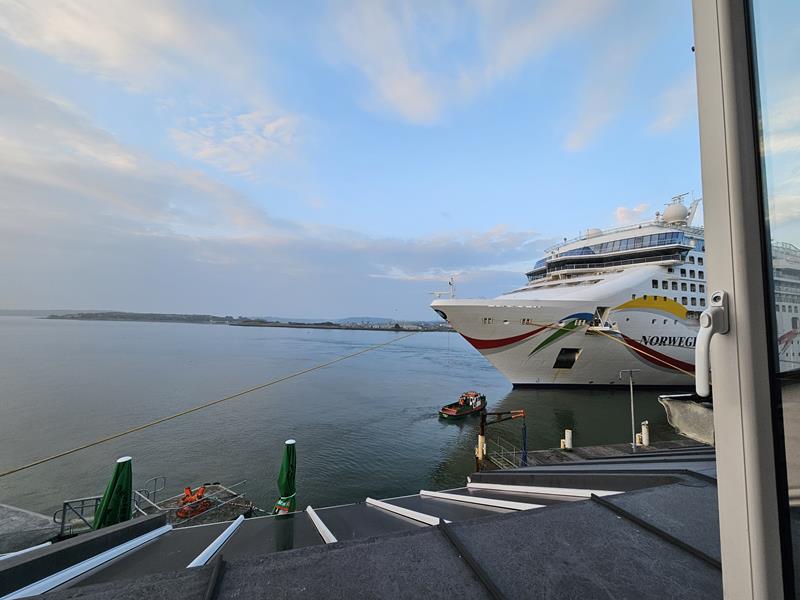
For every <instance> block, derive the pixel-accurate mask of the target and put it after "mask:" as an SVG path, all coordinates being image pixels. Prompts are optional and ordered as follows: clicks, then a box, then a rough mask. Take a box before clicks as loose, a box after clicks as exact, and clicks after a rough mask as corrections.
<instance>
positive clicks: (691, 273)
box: [689, 269, 694, 279]
mask: <svg viewBox="0 0 800 600" xmlns="http://www.w3.org/2000/svg"><path fill="white" fill-rule="evenodd" d="M689 277H691V278H692V279H694V269H692V270H691V271H689Z"/></svg>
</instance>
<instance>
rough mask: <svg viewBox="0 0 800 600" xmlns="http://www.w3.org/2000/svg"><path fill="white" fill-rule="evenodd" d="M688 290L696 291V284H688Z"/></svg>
mask: <svg viewBox="0 0 800 600" xmlns="http://www.w3.org/2000/svg"><path fill="white" fill-rule="evenodd" d="M689 291H690V292H696V291H697V286H696V285H695V284H692V285H690V286H689Z"/></svg>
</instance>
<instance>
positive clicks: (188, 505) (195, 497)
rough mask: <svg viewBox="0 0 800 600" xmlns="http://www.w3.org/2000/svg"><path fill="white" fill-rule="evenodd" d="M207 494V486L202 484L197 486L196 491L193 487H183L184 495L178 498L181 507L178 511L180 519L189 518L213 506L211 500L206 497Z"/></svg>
mask: <svg viewBox="0 0 800 600" xmlns="http://www.w3.org/2000/svg"><path fill="white" fill-rule="evenodd" d="M205 494H206V486H204V485H201V486H200V487H199V488H197V491H196V492H192V488H190V487H185V488H183V497H182V498H181V499H180V500H178V504H180V508H179V509H178V511H177V513H176V514H177V516H178V518H180V519H188V518H189V517H194V516H195V515H199V514H200V513H203V512H205V511H207V510H208V509H209V508H211V501H210V500H208V499H206V498H204V496H205Z"/></svg>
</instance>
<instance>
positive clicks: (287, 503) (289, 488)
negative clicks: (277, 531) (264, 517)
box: [272, 440, 297, 515]
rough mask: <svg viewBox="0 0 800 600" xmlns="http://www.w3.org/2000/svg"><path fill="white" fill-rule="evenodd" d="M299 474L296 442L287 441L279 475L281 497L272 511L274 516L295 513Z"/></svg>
mask: <svg viewBox="0 0 800 600" xmlns="http://www.w3.org/2000/svg"><path fill="white" fill-rule="evenodd" d="M296 472H297V453H296V452H295V441H294V440H286V444H285V445H284V447H283V460H282V461H281V470H280V472H279V473H278V493H279V494H280V495H281V497H280V498H278V501H277V502H276V503H275V506H274V507H273V509H272V514H273V515H280V514H286V513H290V512H294V509H295V504H296V503H295V498H294V495H295V491H296V490H295V487H294V476H295V473H296Z"/></svg>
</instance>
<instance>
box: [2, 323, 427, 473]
mask: <svg viewBox="0 0 800 600" xmlns="http://www.w3.org/2000/svg"><path fill="white" fill-rule="evenodd" d="M412 335H416V332H412V333H409V334H407V335H403V336H400V337H398V338H394V339H393V340H389V341H388V342H383V343H381V344H375V345H374V346H369V347H367V348H362V349H361V350H359V351H358V352H352V353H351V354H346V355H344V356H340V357H338V358H335V359H333V360H329V361H327V362H324V363H321V364H318V365H314V366H313V367H308V368H307V369H303V370H301V371H297V372H295V373H291V374H289V375H284V376H283V377H278V378H277V379H272V380H270V381H267V382H266V383H262V384H260V385H256V386H254V387H251V388H248V389H246V390H242V391H240V392H236V393H235V394H231V395H230V396H225V397H224V398H218V399H217V400H212V401H211V402H206V403H205V404H200V405H198V406H194V407H192V408H188V409H186V410H182V411H181V412H179V413H175V414H174V415H169V416H167V417H161V418H160V419H156V420H155V421H151V422H149V423H145V424H144V425H138V426H136V427H132V428H130V429H127V430H125V431H120V432H119V433H115V434H113V435H109V436H106V437H104V438H100V439H98V440H95V441H93V442H89V443H87V444H83V445H82V446H78V447H77V448H72V449H70V450H64V451H63V452H59V453H58V454H53V455H52V456H48V457H46V458H40V459H39V460H35V461H33V462H31V463H28V464H26V465H21V466H19V467H15V468H13V469H9V470H7V471H2V472H0V478H2V477H5V476H7V475H12V474H14V473H18V472H20V471H24V470H25V469H30V468H31V467H36V466H39V465H41V464H44V463H46V462H50V461H52V460H56V459H58V458H63V457H64V456H68V455H70V454H75V453H76V452H80V451H81V450H86V449H87V448H92V447H94V446H99V445H100V444H105V443H106V442H110V441H112V440H116V439H118V438H121V437H123V436H126V435H128V434H130V433H136V432H137V431H142V430H143V429H147V428H148V427H153V426H154V425H160V424H161V423H165V422H167V421H171V420H173V419H177V418H178V417H183V416H185V415H188V414H190V413H193V412H197V411H199V410H203V409H204V408H209V407H210V406H214V405H216V404H221V403H222V402H227V401H228V400H233V399H234V398H240V397H242V396H245V395H247V394H251V393H253V392H257V391H258V390H263V389H264V388H267V387H270V386H272V385H275V384H276V383H281V382H283V381H287V380H289V379H294V378H295V377H300V376H301V375H305V374H306V373H311V372H312V371H317V370H319V369H324V368H325V367H329V366H331V365H335V364H336V363H340V362H342V361H344V360H347V359H349V358H354V357H356V356H359V355H361V354H366V353H367V352H371V351H373V350H377V349H379V348H383V347H385V346H388V345H390V344H394V343H395V342H399V341H400V340H404V339H406V338H410V337H411V336H412Z"/></svg>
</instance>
